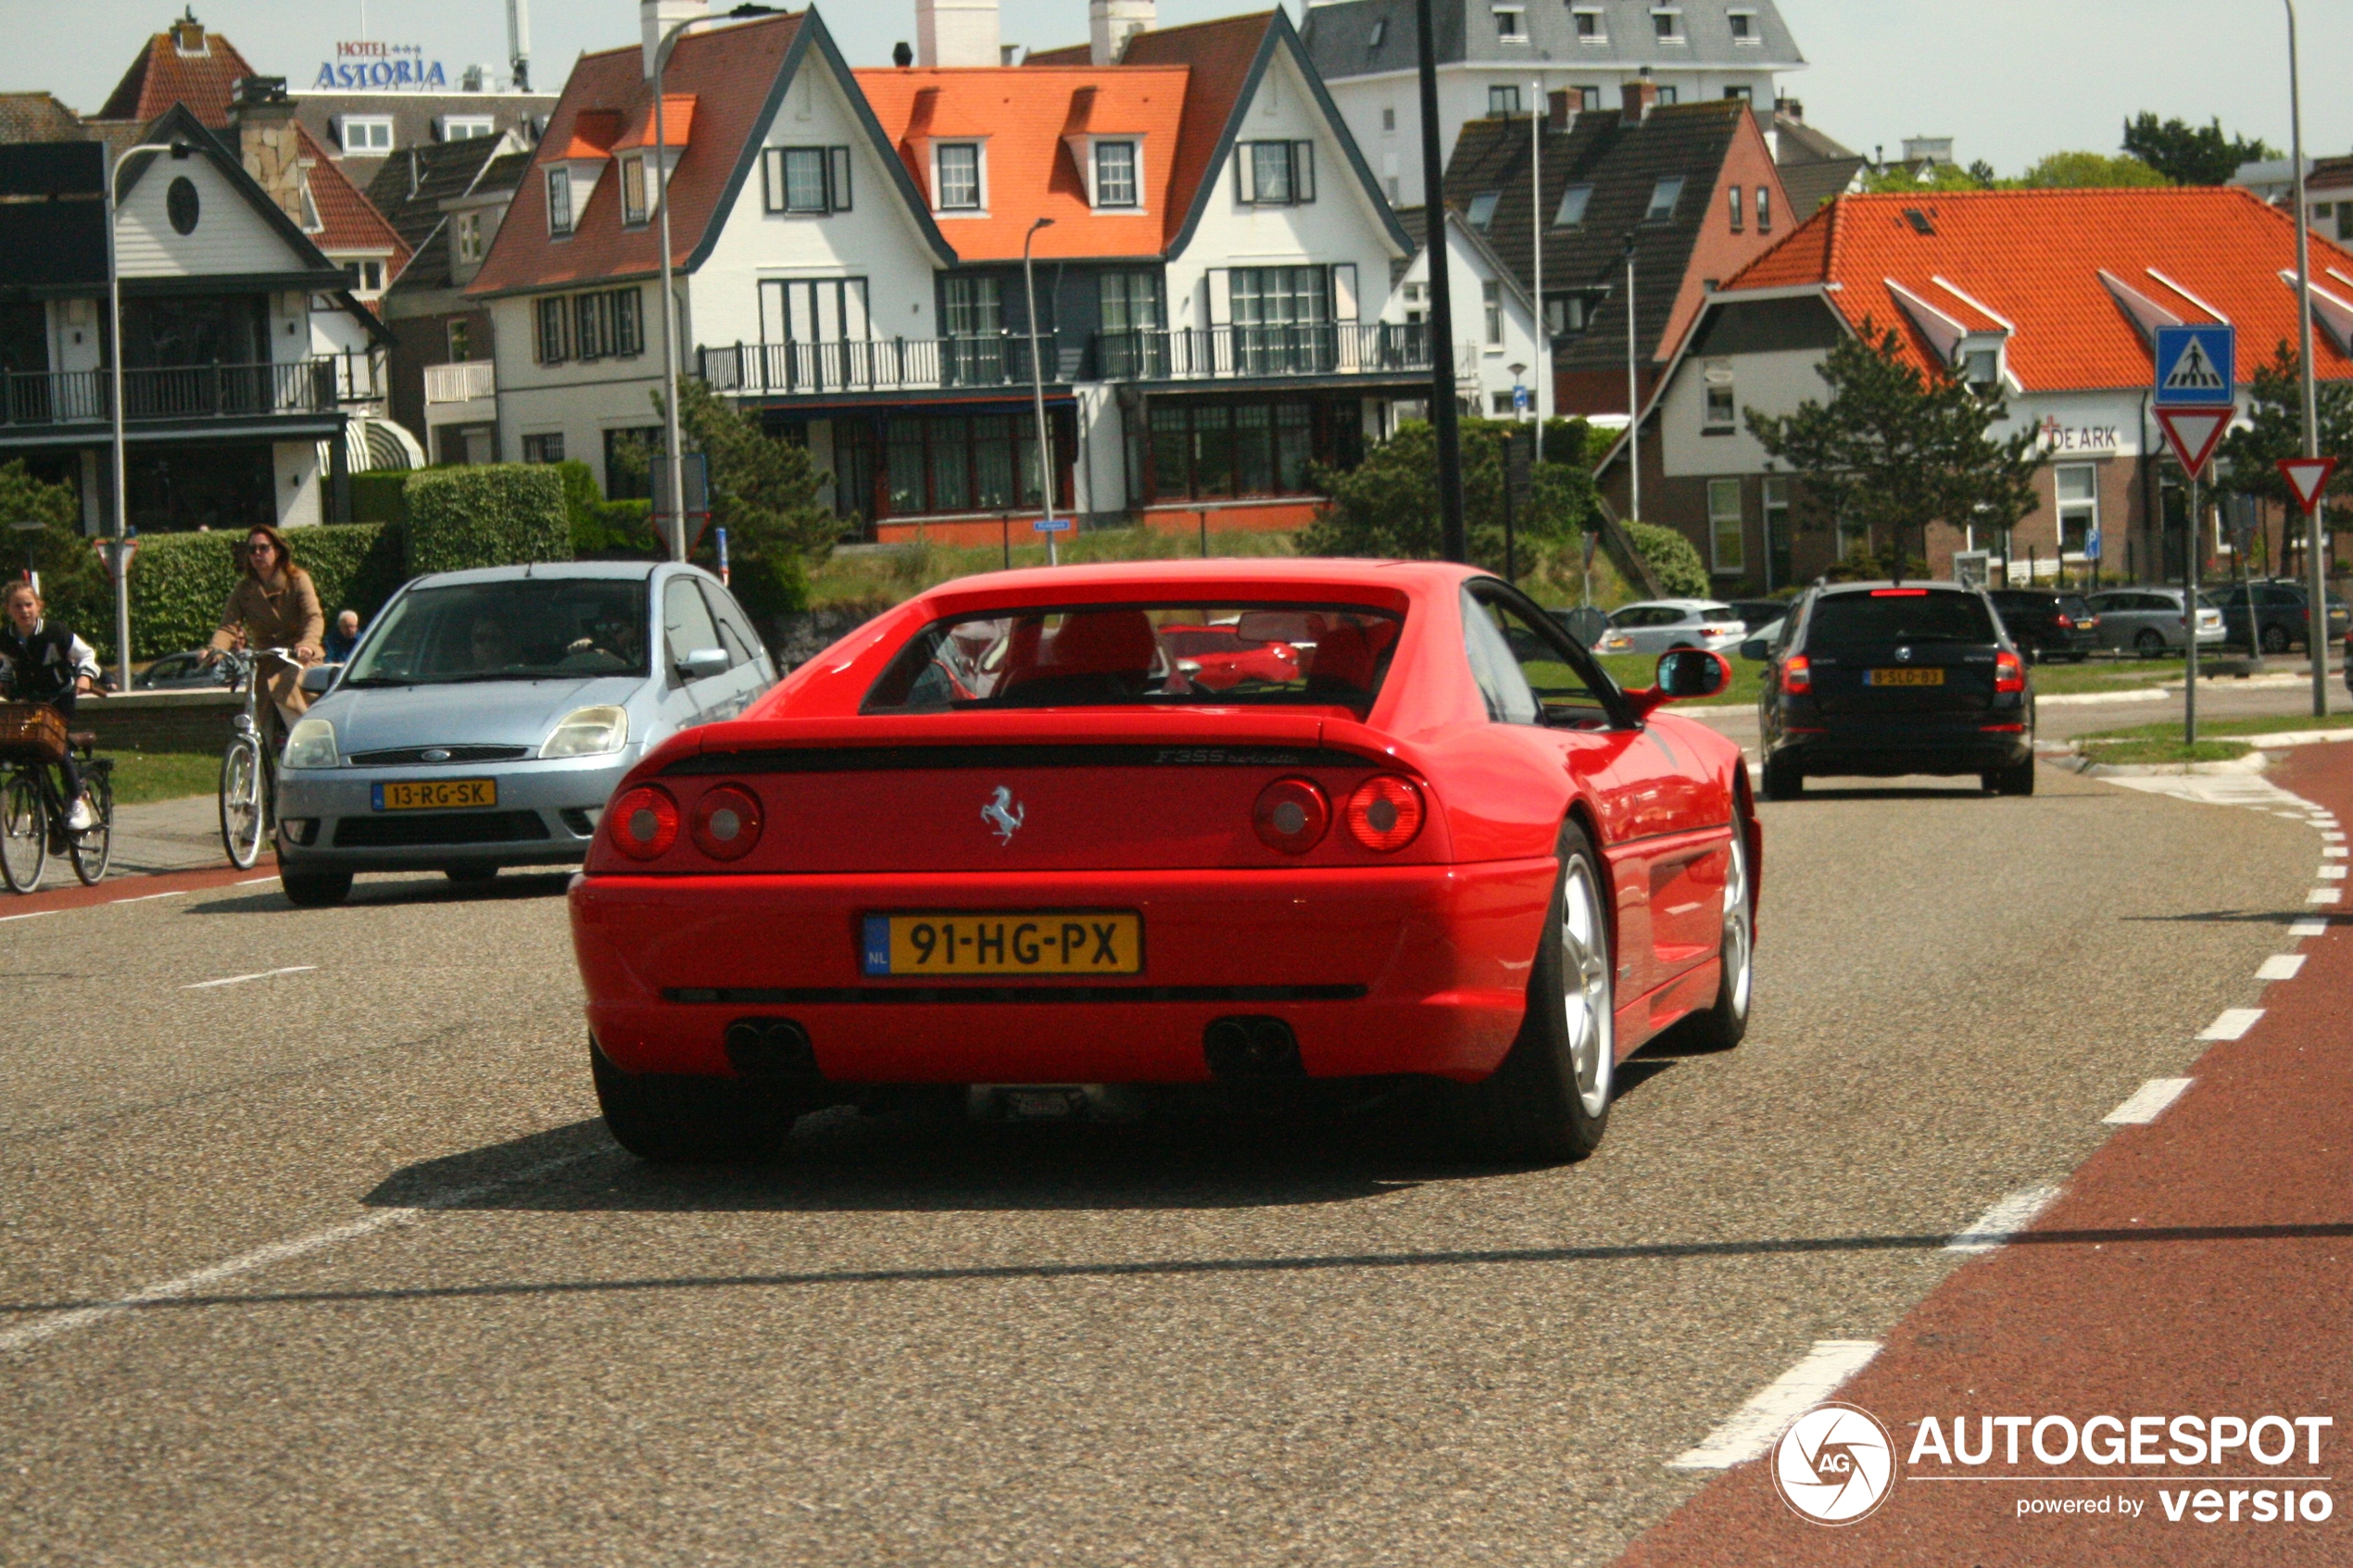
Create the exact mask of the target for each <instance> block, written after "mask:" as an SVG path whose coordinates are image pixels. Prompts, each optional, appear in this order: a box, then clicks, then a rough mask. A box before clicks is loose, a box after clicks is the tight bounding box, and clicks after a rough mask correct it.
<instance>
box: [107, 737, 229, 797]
mask: <svg viewBox="0 0 2353 1568" xmlns="http://www.w3.org/2000/svg"><path fill="white" fill-rule="evenodd" d="M99 755H100V756H102V757H110V758H112V759H114V801H115V804H116V805H118V806H145V805H147V804H149V803H151V802H154V801H157V800H179V799H182V798H185V797H188V796H192V795H212V794H215V793H216V792H218V791H219V789H220V753H219V752H217V751H103V750H102V751H101V752H100V753H99Z"/></svg>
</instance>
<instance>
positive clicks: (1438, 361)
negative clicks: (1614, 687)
mask: <svg viewBox="0 0 2353 1568" xmlns="http://www.w3.org/2000/svg"><path fill="white" fill-rule="evenodd" d="M1429 13H1430V4H1429V0H1416V6H1415V7H1414V19H1415V23H1416V27H1417V29H1418V34H1417V39H1416V49H1417V51H1418V54H1417V56H1416V73H1417V75H1418V77H1419V82H1418V85H1419V87H1420V97H1421V109H1422V218H1423V220H1424V221H1423V223H1422V244H1423V245H1425V246H1426V247H1427V249H1428V256H1429V421H1430V424H1431V426H1432V428H1433V430H1434V432H1435V433H1436V435H1437V437H1438V540H1439V551H1438V553H1439V554H1440V556H1441V557H1442V558H1445V559H1447V560H1451V561H1467V560H1469V559H1470V542H1469V539H1468V536H1467V535H1466V533H1465V532H1464V526H1463V435H1462V423H1461V419H1460V415H1459V411H1458V410H1457V409H1456V408H1455V407H1454V298H1453V282H1452V273H1453V266H1452V265H1451V260H1452V258H1451V257H1450V255H1449V253H1448V250H1447V245H1446V165H1445V162H1444V160H1443V159H1441V157H1439V153H1438V56H1437V51H1436V46H1435V40H1434V38H1433V31H1434V27H1435V24H1434V23H1432V22H1431V20H1430V14H1429Z"/></svg>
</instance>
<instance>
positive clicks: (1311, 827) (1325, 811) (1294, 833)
mask: <svg viewBox="0 0 2353 1568" xmlns="http://www.w3.org/2000/svg"><path fill="white" fill-rule="evenodd" d="M1251 823H1252V826H1254V827H1256V828H1257V829H1258V839H1259V842H1260V843H1262V844H1264V845H1265V846H1266V847H1267V848H1269V849H1279V850H1281V851H1282V852H1283V853H1284V854H1286V855H1304V854H1306V853H1307V851H1309V850H1310V849H1313V848H1315V846H1316V845H1318V844H1320V843H1322V842H1323V838H1324V830H1325V829H1327V828H1328V827H1330V826H1331V825H1332V803H1331V802H1330V801H1329V800H1328V799H1327V798H1325V796H1324V792H1323V791H1322V790H1321V789H1319V788H1318V787H1316V784H1315V781H1314V780H1313V779H1277V780H1276V781H1275V782H1274V783H1273V784H1268V785H1267V786H1266V787H1265V789H1262V790H1260V791H1259V792H1258V804H1257V806H1256V807H1255V808H1253V809H1252V811H1251Z"/></svg>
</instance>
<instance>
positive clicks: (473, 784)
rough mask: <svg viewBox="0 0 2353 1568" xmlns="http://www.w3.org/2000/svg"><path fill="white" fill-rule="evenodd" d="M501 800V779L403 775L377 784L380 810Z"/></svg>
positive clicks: (491, 803)
mask: <svg viewBox="0 0 2353 1568" xmlns="http://www.w3.org/2000/svg"><path fill="white" fill-rule="evenodd" d="M497 804H498V781H497V779H401V780H399V781H397V782H396V783H393V784H377V785H376V786H375V807H376V809H377V810H379V811H461V810H465V809H468V808H470V807H475V806H496V805H497Z"/></svg>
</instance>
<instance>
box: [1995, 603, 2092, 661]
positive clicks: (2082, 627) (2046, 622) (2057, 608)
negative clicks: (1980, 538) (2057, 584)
mask: <svg viewBox="0 0 2353 1568" xmlns="http://www.w3.org/2000/svg"><path fill="white" fill-rule="evenodd" d="M1986 597H1987V598H1988V599H1990V600H1992V601H1993V605H1994V613H1996V614H1997V615H1999V616H2000V617H2001V618H2002V627H2003V630H2005V631H2007V632H2008V633H2009V634H2010V641H2011V642H2013V643H2015V644H2017V645H2018V650H2019V652H2020V653H2022V654H2024V655H2025V656H2026V657H2027V658H2028V659H2030V660H2032V661H2034V662H2036V663H2040V662H2042V661H2044V660H2045V659H2071V660H2073V661H2074V662H2075V663H2078V664H2081V663H2082V662H2083V660H2084V659H2088V658H2090V657H2091V653H2092V650H2093V649H2094V648H2095V647H2097V646H2100V618H2099V616H2098V615H2097V614H2095V612H2094V611H2093V609H2092V606H2091V602H2090V601H2089V600H2087V599H2085V598H2084V597H2083V596H2082V595H2081V594H2058V593H2053V592H2052V591H2051V590H2050V589H2048V588H1994V589H1991V590H1989V591H1988V592H1987V593H1986Z"/></svg>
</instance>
